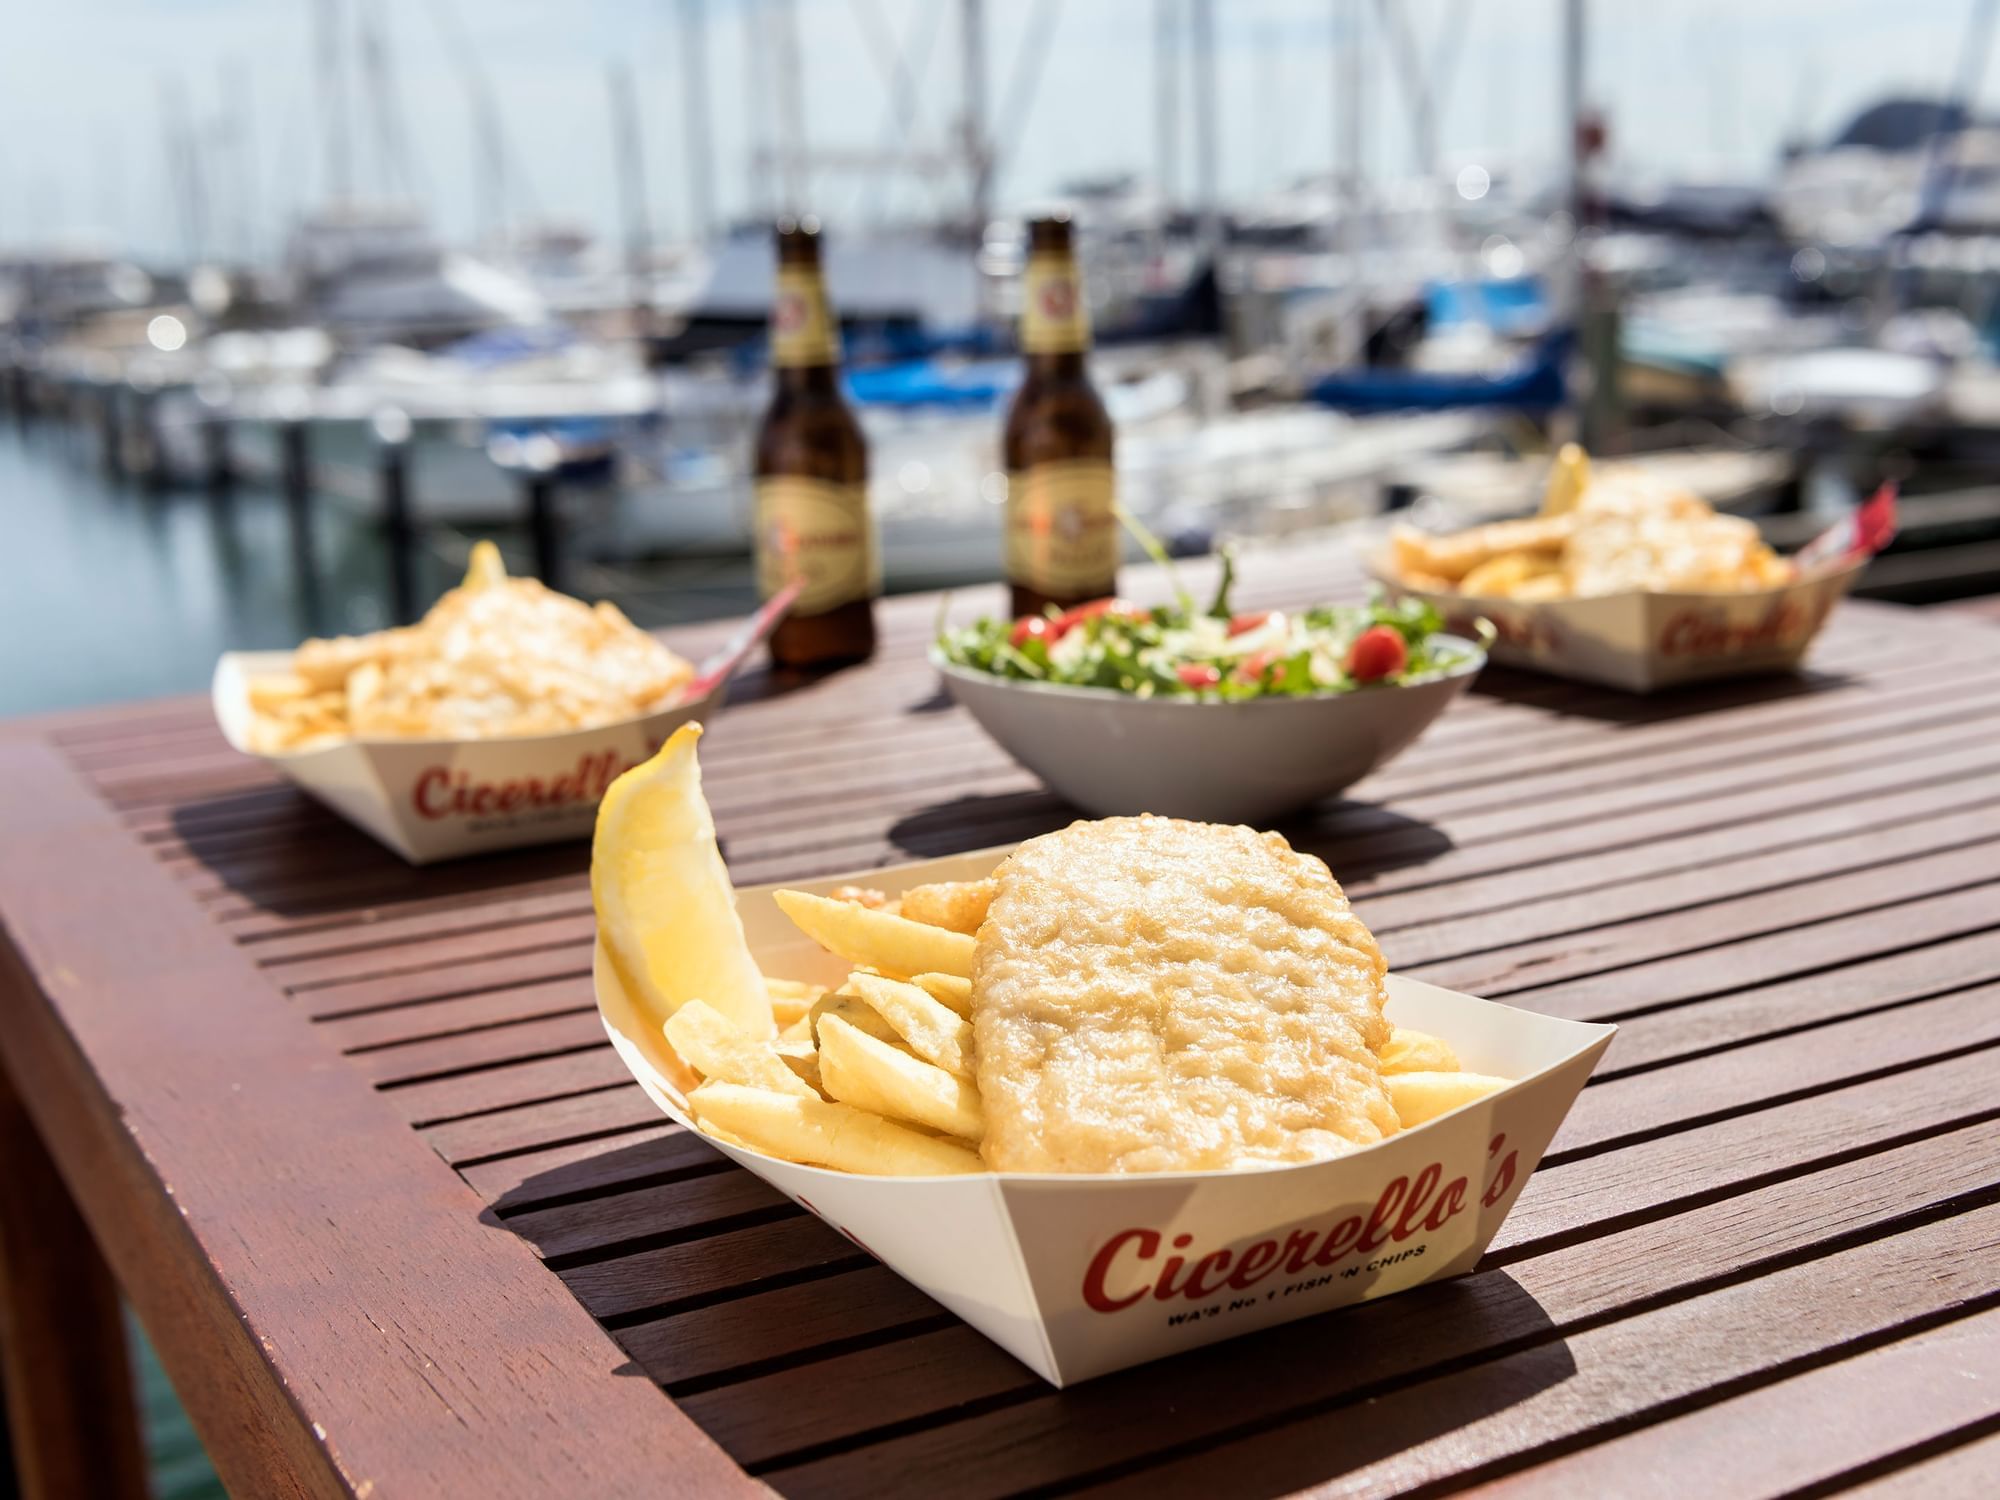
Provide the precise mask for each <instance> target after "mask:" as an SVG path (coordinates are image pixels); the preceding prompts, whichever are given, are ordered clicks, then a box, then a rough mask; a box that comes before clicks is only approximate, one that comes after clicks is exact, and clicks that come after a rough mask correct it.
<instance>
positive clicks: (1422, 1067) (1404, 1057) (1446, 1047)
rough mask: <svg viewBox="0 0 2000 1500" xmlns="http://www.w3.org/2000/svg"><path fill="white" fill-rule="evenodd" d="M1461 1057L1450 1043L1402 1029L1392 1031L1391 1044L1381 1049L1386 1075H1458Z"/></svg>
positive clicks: (1436, 1037)
mask: <svg viewBox="0 0 2000 1500" xmlns="http://www.w3.org/2000/svg"><path fill="white" fill-rule="evenodd" d="M1458 1070H1459V1062H1458V1054H1457V1053H1456V1052H1454V1051H1452V1048H1451V1043H1450V1042H1447V1041H1446V1040H1445V1039H1444V1038H1443V1037H1441V1036H1432V1035H1431V1034H1430V1033H1429V1032H1428V1031H1406V1030H1404V1029H1403V1028H1402V1027H1400V1026H1396V1027H1392V1028H1391V1029H1390V1032H1389V1045H1388V1046H1386V1047H1384V1048H1383V1049H1382V1071H1383V1072H1384V1073H1456V1072H1457V1071H1458Z"/></svg>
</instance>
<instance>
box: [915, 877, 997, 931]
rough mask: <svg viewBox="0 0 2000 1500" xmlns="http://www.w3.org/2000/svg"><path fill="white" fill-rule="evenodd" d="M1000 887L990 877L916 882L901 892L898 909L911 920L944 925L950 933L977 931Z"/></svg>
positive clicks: (937, 925)
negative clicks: (985, 878)
mask: <svg viewBox="0 0 2000 1500" xmlns="http://www.w3.org/2000/svg"><path fill="white" fill-rule="evenodd" d="M998 890H999V886H997V885H996V884H995V883H994V882H993V881H992V880H990V879H989V880H945V881H940V882H938V883H937V884H935V885H916V886H911V887H910V889H908V890H907V891H905V892H903V901H902V905H901V907H900V908H899V910H900V911H901V912H902V914H903V915H904V916H906V917H908V918H909V919H910V920H911V921H912V922H922V923H925V924H926V925H928V926H931V927H947V928H949V929H951V931H953V932H977V931H979V924H980V923H981V922H984V921H985V920H986V908H987V907H989V906H991V905H992V904H993V897H994V895H995V893H996V892H997V891H998Z"/></svg>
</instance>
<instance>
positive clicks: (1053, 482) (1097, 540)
mask: <svg viewBox="0 0 2000 1500" xmlns="http://www.w3.org/2000/svg"><path fill="white" fill-rule="evenodd" d="M1089 352H1090V318H1089V314H1088V311H1087V310H1086V308H1085V305H1084V300H1083V286H1082V282H1081V281H1080V280H1079V278H1078V276H1077V270H1076V252H1075V249H1074V248H1073V246H1072V244H1071V240H1070V222H1069V219H1068V217H1067V216H1066V215H1065V216H1059V217H1054V218H1046V219H1035V220H1033V221H1031V222H1030V224H1029V225H1028V259H1027V264H1026V266H1025V267H1024V268H1023V270H1022V273H1021V357H1022V359H1023V361H1024V362H1025V366H1026V367H1025V369H1024V370H1023V372H1022V378H1021V384H1020V388H1019V389H1018V390H1016V391H1015V393H1014V404H1013V405H1012V406H1011V407H1010V408H1009V409H1008V412H1007V431H1006V438H1005V442H1004V452H1005V461H1006V465H1007V515H1006V521H1005V533H1006V566H1007V582H1008V584H1009V586H1010V591H1011V595H1012V601H1013V602H1012V609H1013V612H1014V613H1015V614H1016V615H1033V614H1040V613H1041V612H1042V611H1043V609H1044V608H1045V607H1046V606H1048V605H1051V604H1054V605H1057V606H1059V607H1062V608H1067V607H1068V606H1070V605H1073V604H1082V603H1086V602H1087V601H1089V600H1092V599H1102V598H1103V597H1104V596H1105V595H1107V594H1110V593H1112V592H1114V591H1115V590H1116V589H1117V587H1118V550H1119V548H1118V519H1117V516H1116V514H1115V513H1114V510H1113V505H1114V503H1115V501H1116V499H1117V479H1116V473H1115V471H1114V469H1113V468H1112V427H1111V417H1110V415H1109V413H1107V412H1106V411H1105V409H1104V402H1103V401H1102V400H1101V399H1100V398H1099V397H1098V394H1097V390H1096V388H1095V387H1094V386H1092V385H1091V383H1090V376H1089V373H1088V372H1087V371H1086V370H1085V368H1084V358H1085V356H1086V355H1087V354H1088V353H1089Z"/></svg>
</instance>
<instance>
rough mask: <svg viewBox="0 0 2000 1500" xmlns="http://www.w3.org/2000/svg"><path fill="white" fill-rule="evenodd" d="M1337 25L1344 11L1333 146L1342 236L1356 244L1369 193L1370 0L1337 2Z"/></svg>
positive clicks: (1336, 57) (1336, 87) (1336, 80)
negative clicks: (1365, 156) (1365, 157)
mask: <svg viewBox="0 0 2000 1500" xmlns="http://www.w3.org/2000/svg"><path fill="white" fill-rule="evenodd" d="M1334 11H1335V17H1336V22H1335V24H1336V25H1338V24H1339V16H1340V14H1341V13H1342V12H1344V13H1345V15H1346V25H1345V26H1344V27H1342V28H1341V30H1342V31H1343V32H1344V36H1343V37H1342V39H1341V42H1340V45H1339V46H1338V47H1337V49H1336V51H1335V69H1336V72H1337V75H1338V76H1337V77H1336V78H1335V80H1334V95H1335V97H1336V98H1337V99H1338V100H1339V101H1340V105H1339V109H1338V113H1337V118H1338V121H1339V127H1338V134H1339V139H1338V140H1337V141H1336V142H1335V146H1334V151H1335V155H1334V159H1335V160H1336V161H1337V162H1339V163H1340V173H1339V175H1340V206H1341V208H1342V210H1343V211H1344V212H1345V214H1346V218H1347V225H1348V232H1347V234H1346V235H1344V236H1343V238H1344V239H1346V240H1347V241H1348V242H1349V243H1350V244H1351V243H1353V241H1354V239H1355V236H1356V230H1355V226H1356V224H1357V223H1358V221H1359V220H1360V217H1361V205H1362V198H1363V196H1364V195H1365V192H1366V182H1367V174H1366V171H1365V169H1364V168H1363V167H1362V165H1361V152H1362V143H1363V136H1362V132H1363V130H1364V129H1365V127H1366V103H1365V101H1366V99H1367V96H1368V67H1367V54H1366V51H1365V47H1364V37H1365V32H1366V29H1367V25H1368V0H1334Z"/></svg>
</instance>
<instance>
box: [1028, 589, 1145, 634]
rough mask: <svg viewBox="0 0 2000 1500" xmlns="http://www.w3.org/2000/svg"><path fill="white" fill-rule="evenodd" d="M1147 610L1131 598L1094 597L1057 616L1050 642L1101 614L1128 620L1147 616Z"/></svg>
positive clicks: (1115, 596)
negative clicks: (1134, 603) (1138, 606)
mask: <svg viewBox="0 0 2000 1500" xmlns="http://www.w3.org/2000/svg"><path fill="white" fill-rule="evenodd" d="M1145 614H1146V611H1144V610H1142V609H1139V608H1137V607H1135V606H1134V605H1133V603H1132V602H1131V601H1130V600H1129V599H1120V598H1119V597H1118V596H1117V595H1115V594H1114V595H1112V596H1111V597H1110V598H1108V599H1093V600H1091V601H1090V602H1089V603H1088V604H1079V605H1077V606H1076V607H1075V608H1074V609H1066V610H1064V611H1063V612H1062V613H1061V614H1059V615H1057V616H1056V618H1055V634H1054V635H1052V636H1051V637H1050V638H1049V639H1050V643H1051V644H1053V643H1054V642H1056V641H1059V640H1061V639H1062V638H1063V637H1064V636H1066V635H1068V634H1069V633H1070V632H1071V631H1072V630H1074V629H1075V628H1076V627H1077V626H1078V625H1080V624H1082V623H1083V622H1084V621H1085V620H1094V619H1096V618H1097V617H1098V616H1099V615H1118V616H1120V617H1122V618H1124V619H1128V620H1138V619H1143V618H1144V617H1145Z"/></svg>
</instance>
